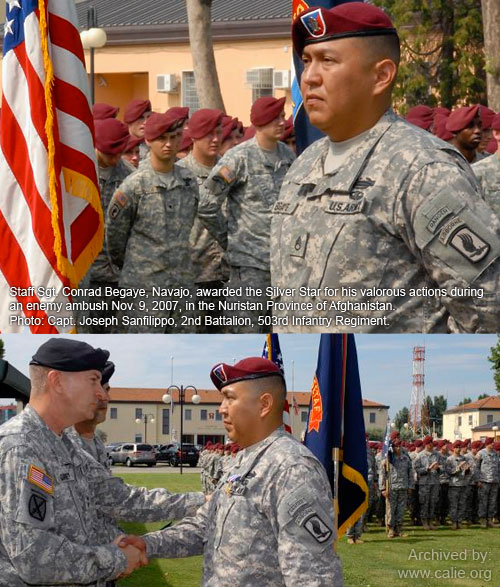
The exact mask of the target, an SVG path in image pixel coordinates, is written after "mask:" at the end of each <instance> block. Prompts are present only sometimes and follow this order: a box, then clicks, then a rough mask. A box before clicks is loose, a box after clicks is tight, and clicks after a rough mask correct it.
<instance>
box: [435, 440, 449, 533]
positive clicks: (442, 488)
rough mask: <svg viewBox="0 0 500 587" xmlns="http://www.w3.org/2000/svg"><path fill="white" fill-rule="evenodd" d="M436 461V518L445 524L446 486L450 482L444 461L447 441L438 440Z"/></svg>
mask: <svg viewBox="0 0 500 587" xmlns="http://www.w3.org/2000/svg"><path fill="white" fill-rule="evenodd" d="M438 449H439V452H438V463H439V467H440V472H439V502H438V507H437V516H436V519H437V520H439V523H440V524H441V526H445V525H446V518H447V517H448V510H449V500H448V488H449V484H450V476H449V474H448V472H447V470H446V466H445V465H446V461H447V460H448V457H449V456H450V453H449V451H448V441H447V440H440V441H439V442H438Z"/></svg>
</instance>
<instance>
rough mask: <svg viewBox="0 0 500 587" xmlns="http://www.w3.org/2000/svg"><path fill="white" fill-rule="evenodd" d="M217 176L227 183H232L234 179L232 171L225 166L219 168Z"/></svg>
mask: <svg viewBox="0 0 500 587" xmlns="http://www.w3.org/2000/svg"><path fill="white" fill-rule="evenodd" d="M217 175H219V176H220V177H222V179H223V180H224V181H225V182H226V183H227V184H230V183H233V181H234V180H235V179H236V176H235V174H234V172H233V170H232V169H229V167H227V166H226V165H224V166H223V167H221V168H220V169H219V171H218V173H217Z"/></svg>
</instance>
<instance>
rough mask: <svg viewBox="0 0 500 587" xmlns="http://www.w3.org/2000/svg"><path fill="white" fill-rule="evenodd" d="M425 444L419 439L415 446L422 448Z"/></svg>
mask: <svg viewBox="0 0 500 587" xmlns="http://www.w3.org/2000/svg"><path fill="white" fill-rule="evenodd" d="M423 444H424V443H423V442H422V440H421V439H420V438H417V440H415V446H416V447H418V446H422V445H423Z"/></svg>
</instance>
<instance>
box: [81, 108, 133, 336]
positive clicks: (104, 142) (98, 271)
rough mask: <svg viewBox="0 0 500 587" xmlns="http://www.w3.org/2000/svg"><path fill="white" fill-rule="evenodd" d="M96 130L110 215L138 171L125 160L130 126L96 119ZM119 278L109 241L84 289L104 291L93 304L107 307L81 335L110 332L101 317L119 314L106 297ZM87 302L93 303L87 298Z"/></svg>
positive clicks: (102, 184) (104, 201)
mask: <svg viewBox="0 0 500 587" xmlns="http://www.w3.org/2000/svg"><path fill="white" fill-rule="evenodd" d="M94 128H95V144H96V157H97V165H98V173H99V188H100V191H101V203H102V209H103V212H104V214H106V210H107V208H108V205H109V202H110V201H111V197H112V196H113V194H114V192H115V191H116V190H117V189H118V186H119V185H120V184H121V183H122V181H123V180H124V179H125V178H126V177H128V176H129V175H130V174H131V173H132V172H133V171H135V169H134V167H132V165H130V164H129V163H128V162H126V161H123V160H122V158H121V157H122V153H123V152H124V150H125V149H126V147H127V144H128V140H129V136H130V135H129V134H128V130H127V127H126V125H125V124H123V122H121V121H119V120H116V118H107V119H104V120H95V121H94ZM118 278H119V271H118V268H117V267H116V266H114V265H113V263H112V262H111V259H110V257H109V255H108V252H107V249H106V239H105V240H104V244H103V248H102V251H101V252H100V253H99V255H98V256H97V258H96V260H95V261H94V263H93V264H92V267H91V268H90V270H89V272H88V273H87V275H86V277H85V280H84V282H83V283H82V287H85V288H89V289H92V290H99V289H100V290H101V291H102V295H100V296H93V297H92V301H93V302H96V303H99V302H100V303H101V304H102V306H103V308H102V309H92V310H91V311H90V312H89V317H90V318H92V319H94V320H95V322H96V323H95V324H92V325H91V326H88V327H86V328H85V327H81V328H79V329H78V330H79V332H90V333H93V334H103V333H106V332H109V329H107V328H105V327H104V326H101V325H99V324H98V321H99V319H100V318H107V317H109V316H113V315H114V314H115V311H114V310H113V309H112V308H111V301H112V299H113V298H110V297H109V296H105V295H104V288H105V287H107V286H110V287H117V285H118ZM87 301H89V300H88V299H87Z"/></svg>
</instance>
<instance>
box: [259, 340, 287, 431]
mask: <svg viewBox="0 0 500 587" xmlns="http://www.w3.org/2000/svg"><path fill="white" fill-rule="evenodd" d="M262 357H263V358H264V359H269V360H270V361H272V362H273V363H276V365H278V367H279V368H280V371H281V374H282V375H283V376H285V367H284V365H283V355H282V354H281V349H280V341H279V339H278V335H277V334H268V335H267V336H266V342H265V343H264V350H263V351H262ZM283 426H284V428H285V430H286V431H287V432H289V433H290V434H292V420H291V418H290V404H289V403H288V400H287V399H285V405H284V407H283Z"/></svg>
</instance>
